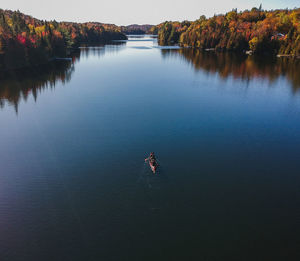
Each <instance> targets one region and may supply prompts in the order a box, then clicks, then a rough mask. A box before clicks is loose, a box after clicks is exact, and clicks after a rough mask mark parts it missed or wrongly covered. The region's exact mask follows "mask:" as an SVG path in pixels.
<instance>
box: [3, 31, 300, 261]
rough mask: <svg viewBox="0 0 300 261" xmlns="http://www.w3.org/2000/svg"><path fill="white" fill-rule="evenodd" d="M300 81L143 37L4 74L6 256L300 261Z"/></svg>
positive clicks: (265, 61) (278, 68) (262, 65)
mask: <svg viewBox="0 0 300 261" xmlns="http://www.w3.org/2000/svg"><path fill="white" fill-rule="evenodd" d="M299 72H300V61H299V60H292V59H287V58H277V57H275V58H268V57H251V56H250V57H247V56H243V55H234V54H230V53H227V54H226V53H219V54H216V53H213V52H202V51H199V50H192V49H179V48H176V47H159V46H158V45H157V41H156V38H155V37H152V36H139V37H138V36H130V37H129V40H128V41H125V42H115V43H112V44H108V45H106V46H94V47H82V48H80V50H79V51H78V52H77V53H75V54H74V55H73V57H72V60H71V61H69V60H66V61H57V62H55V63H50V64H49V65H47V66H40V67H38V68H32V69H30V70H26V71H23V72H10V73H5V74H2V76H1V80H0V124H1V128H0V259H1V261H19V260H20V261H21V260H22V261H23V260H25V261H27V260H43V261H48V260H49V261H50V260H51V261H52V260H55V261H68V260H70V261H77V260H78V261H79V260H92V261H94V260H105V261H109V260H155V261H158V260H164V261H165V260H205V261H209V260H264V261H266V260H299V258H300V248H299V245H300V172H299V169H300V160H299V155H300V73H299ZM151 151H154V152H155V153H156V155H157V157H158V159H159V164H160V166H159V169H158V173H157V174H156V175H153V173H151V170H150V168H149V165H148V164H145V163H144V159H145V158H146V157H147V156H148V155H149V153H150V152H151Z"/></svg>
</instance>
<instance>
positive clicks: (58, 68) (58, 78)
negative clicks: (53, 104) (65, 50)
mask: <svg viewBox="0 0 300 261" xmlns="http://www.w3.org/2000/svg"><path fill="white" fill-rule="evenodd" d="M73 72H74V60H73V61H72V62H71V61H64V60H63V61H57V62H52V63H49V64H47V65H44V66H41V67H35V68H31V69H27V70H23V71H17V72H14V71H12V72H9V73H6V74H5V75H3V76H2V78H0V107H1V108H3V107H4V106H5V104H6V103H8V104H10V105H13V106H14V107H15V110H16V112H18V104H19V102H20V101H21V100H24V101H26V100H27V99H28V96H29V95H32V96H33V97H34V100H36V99H37V96H38V93H39V92H41V91H42V90H44V89H47V88H54V87H55V85H56V84H57V83H58V82H62V83H63V84H65V83H67V82H69V81H70V79H71V75H72V73H73Z"/></svg>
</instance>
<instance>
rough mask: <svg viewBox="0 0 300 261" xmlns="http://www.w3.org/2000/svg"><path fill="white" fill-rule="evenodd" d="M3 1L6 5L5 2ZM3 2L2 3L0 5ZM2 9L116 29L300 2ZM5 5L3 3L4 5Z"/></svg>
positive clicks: (133, 0) (66, 1)
mask: <svg viewBox="0 0 300 261" xmlns="http://www.w3.org/2000/svg"><path fill="white" fill-rule="evenodd" d="M4 1H5V2H4ZM1 2H2V3H1ZM1 2H0V8H1V9H10V10H20V12H22V13H25V14H28V15H31V16H33V17H36V18H38V19H43V20H54V19H55V20H57V21H70V22H89V21H95V22H103V23H113V24H117V25H128V24H134V23H137V24H159V23H161V22H164V21H166V20H168V21H183V20H195V19H198V18H199V17H200V16H201V15H206V16H207V17H210V16H212V15H214V14H221V13H226V12H228V11H230V10H231V9H232V8H237V9H238V11H241V10H245V9H251V8H252V7H253V6H255V7H258V6H259V5H260V4H262V7H263V9H266V10H270V9H280V8H290V9H292V8H295V7H300V0H223V1H216V0H205V1H204V0H152V1H143V0H123V1H121V0H115V1H113V0H106V1H103V0H98V1H97V0H84V1H80V2H78V1H74V0H73V1H71V0H51V1H47V2H44V1H42V0H26V1H24V0H1ZM3 2H4V3H3Z"/></svg>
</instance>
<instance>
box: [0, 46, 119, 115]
mask: <svg viewBox="0 0 300 261" xmlns="http://www.w3.org/2000/svg"><path fill="white" fill-rule="evenodd" d="M124 46H125V43H122V42H116V43H112V44H109V45H105V46H103V45H98V46H82V48H80V51H78V52H75V53H73V55H72V59H71V60H58V61H54V62H50V63H48V64H45V65H42V66H37V67H33V68H26V69H23V70H18V71H5V72H1V71H0V108H4V106H5V104H9V105H13V106H14V107H15V110H16V113H17V112H18V105H19V103H20V101H22V100H24V101H26V100H27V99H28V97H29V96H30V95H32V96H33V97H34V100H36V99H37V96H38V93H41V91H43V90H45V89H48V88H54V87H55V85H56V84H57V83H58V82H61V83H62V84H65V83H68V82H69V81H70V80H71V76H72V73H73V72H74V70H75V63H76V62H79V61H80V58H88V57H89V56H90V55H92V56H98V58H100V57H102V56H103V55H104V54H105V52H118V51H120V50H121V48H120V47H124Z"/></svg>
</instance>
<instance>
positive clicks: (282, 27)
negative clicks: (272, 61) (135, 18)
mask: <svg viewBox="0 0 300 261" xmlns="http://www.w3.org/2000/svg"><path fill="white" fill-rule="evenodd" d="M150 31H151V33H157V34H158V40H159V44H160V45H170V44H179V45H180V46H183V47H193V48H199V49H203V50H216V51H238V52H245V51H250V53H256V54H280V55H286V56H300V8H297V9H293V10H288V9H285V10H272V11H265V10H263V9H262V7H261V6H260V7H259V8H255V7H254V8H252V9H251V10H245V11H242V12H238V11H237V9H233V10H232V11H230V12H228V13H226V14H225V15H224V14H221V15H214V16H213V17H211V18H206V17H205V16H203V15H202V16H200V18H199V19H198V20H196V21H193V22H190V21H183V22H169V21H167V22H164V23H161V24H159V25H157V26H154V27H152V28H151V30H150Z"/></svg>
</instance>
